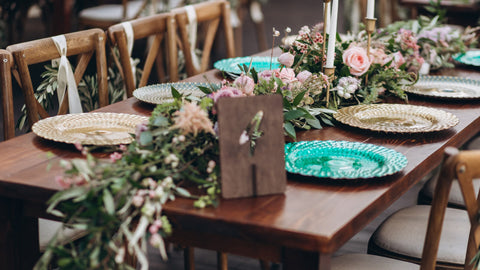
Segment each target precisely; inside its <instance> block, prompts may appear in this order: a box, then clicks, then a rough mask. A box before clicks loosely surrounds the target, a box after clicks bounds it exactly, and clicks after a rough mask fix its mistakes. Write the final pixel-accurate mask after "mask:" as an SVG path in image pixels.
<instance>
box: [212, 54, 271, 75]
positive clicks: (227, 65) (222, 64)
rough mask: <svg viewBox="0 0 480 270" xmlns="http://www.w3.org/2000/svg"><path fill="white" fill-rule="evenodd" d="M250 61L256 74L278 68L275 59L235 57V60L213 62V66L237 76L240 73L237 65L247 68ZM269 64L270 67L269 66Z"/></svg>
mask: <svg viewBox="0 0 480 270" xmlns="http://www.w3.org/2000/svg"><path fill="white" fill-rule="evenodd" d="M250 61H251V62H252V68H255V70H256V71H257V72H260V71H264V70H269V69H276V68H278V67H279V66H280V63H278V60H277V58H276V57H274V58H273V59H272V58H270V57H267V56H264V57H237V58H227V59H223V60H220V61H217V62H215V64H213V66H214V67H215V68H216V69H218V70H221V71H223V72H226V73H228V74H234V75H239V74H241V73H242V71H241V70H240V68H239V67H238V65H241V66H243V65H246V66H247V67H249V66H250ZM270 62H271V65H270Z"/></svg>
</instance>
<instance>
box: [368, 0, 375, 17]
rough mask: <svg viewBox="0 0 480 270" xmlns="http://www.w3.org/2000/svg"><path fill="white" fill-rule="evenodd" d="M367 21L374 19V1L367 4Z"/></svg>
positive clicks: (371, 0)
mask: <svg viewBox="0 0 480 270" xmlns="http://www.w3.org/2000/svg"><path fill="white" fill-rule="evenodd" d="M367 19H375V0H368V2H367Z"/></svg>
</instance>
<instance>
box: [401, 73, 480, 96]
mask: <svg viewBox="0 0 480 270" xmlns="http://www.w3.org/2000/svg"><path fill="white" fill-rule="evenodd" d="M404 90H405V92H407V93H412V94H415V95H421V96H427V97H434V98H442V99H479V98H480V81H478V80H472V79H467V78H461V77H451V76H420V78H419V79H418V81H417V83H415V84H414V85H412V86H408V87H406V88H405V89H404Z"/></svg>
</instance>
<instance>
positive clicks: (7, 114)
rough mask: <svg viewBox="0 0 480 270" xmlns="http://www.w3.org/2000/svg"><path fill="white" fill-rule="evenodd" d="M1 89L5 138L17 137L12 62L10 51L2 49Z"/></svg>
mask: <svg viewBox="0 0 480 270" xmlns="http://www.w3.org/2000/svg"><path fill="white" fill-rule="evenodd" d="M0 61H1V62H0V88H1V89H0V90H1V96H0V98H1V99H2V113H3V138H4V140H8V139H11V138H13V137H15V122H14V115H13V93H12V72H11V69H12V62H13V57H12V55H11V54H10V52H8V51H6V50H0Z"/></svg>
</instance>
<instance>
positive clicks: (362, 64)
mask: <svg viewBox="0 0 480 270" xmlns="http://www.w3.org/2000/svg"><path fill="white" fill-rule="evenodd" d="M343 62H344V63H345V65H347V66H348V67H350V74H352V75H354V76H362V75H363V74H365V72H367V71H368V69H369V68H370V64H371V62H370V59H369V58H368V55H367V51H366V50H365V49H364V48H362V47H358V46H351V47H350V48H348V49H347V50H345V52H343Z"/></svg>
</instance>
